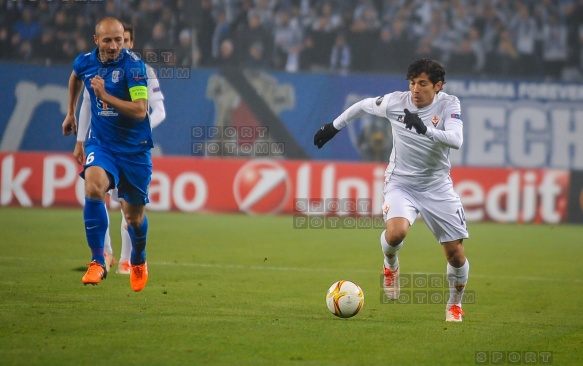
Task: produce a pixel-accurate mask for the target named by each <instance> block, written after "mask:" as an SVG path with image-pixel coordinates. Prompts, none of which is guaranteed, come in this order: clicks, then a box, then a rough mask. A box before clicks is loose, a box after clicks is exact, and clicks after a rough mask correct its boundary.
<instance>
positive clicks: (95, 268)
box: [81, 261, 107, 286]
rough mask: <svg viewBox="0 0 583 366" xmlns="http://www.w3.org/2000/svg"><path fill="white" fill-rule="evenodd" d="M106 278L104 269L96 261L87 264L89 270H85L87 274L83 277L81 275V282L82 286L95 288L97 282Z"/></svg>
mask: <svg viewBox="0 0 583 366" xmlns="http://www.w3.org/2000/svg"><path fill="white" fill-rule="evenodd" d="M106 277H107V271H106V270H105V267H104V266H102V265H101V264H99V262H97V261H92V262H91V263H89V269H87V272H86V273H85V275H83V278H81V281H82V282H83V284H84V285H93V286H95V285H97V284H98V283H99V281H101V280H102V279H105V278H106Z"/></svg>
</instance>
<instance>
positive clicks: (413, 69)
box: [407, 58, 445, 85]
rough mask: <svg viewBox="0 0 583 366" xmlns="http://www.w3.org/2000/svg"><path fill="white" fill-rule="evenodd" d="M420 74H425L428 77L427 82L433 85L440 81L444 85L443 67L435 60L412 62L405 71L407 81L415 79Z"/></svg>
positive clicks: (425, 59) (424, 59) (423, 59)
mask: <svg viewBox="0 0 583 366" xmlns="http://www.w3.org/2000/svg"><path fill="white" fill-rule="evenodd" d="M422 73H426V74H427V76H429V81H431V82H432V83H433V85H435V84H437V83H438V82H440V81H442V82H443V83H444V84H445V67H444V66H443V65H442V64H440V63H439V62H437V61H435V60H429V59H427V58H422V59H419V60H417V61H414V62H413V63H412V64H411V65H409V69H408V70H407V80H411V79H413V78H416V77H417V76H419V75H421V74H422Z"/></svg>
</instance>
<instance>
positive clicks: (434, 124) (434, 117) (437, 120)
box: [431, 116, 439, 127]
mask: <svg viewBox="0 0 583 366" xmlns="http://www.w3.org/2000/svg"><path fill="white" fill-rule="evenodd" d="M431 123H433V127H435V126H437V124H438V123H439V117H437V116H433V118H431Z"/></svg>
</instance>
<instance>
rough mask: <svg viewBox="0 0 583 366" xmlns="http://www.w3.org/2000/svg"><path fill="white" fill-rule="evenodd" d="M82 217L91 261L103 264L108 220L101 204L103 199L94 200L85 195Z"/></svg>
mask: <svg viewBox="0 0 583 366" xmlns="http://www.w3.org/2000/svg"><path fill="white" fill-rule="evenodd" d="M83 218H84V219H85V235H86V236H87V244H89V248H91V261H97V262H99V263H100V264H101V265H105V257H104V256H103V245H104V242H105V233H106V232H107V226H108V225H109V220H108V219H107V211H106V209H105V205H104V204H103V200H94V199H91V198H87V197H85V207H84V208H83Z"/></svg>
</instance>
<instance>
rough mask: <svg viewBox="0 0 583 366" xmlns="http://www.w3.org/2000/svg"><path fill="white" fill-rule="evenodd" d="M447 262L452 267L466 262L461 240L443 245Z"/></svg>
mask: <svg viewBox="0 0 583 366" xmlns="http://www.w3.org/2000/svg"><path fill="white" fill-rule="evenodd" d="M444 249H445V257H446V259H447V262H448V263H449V264H451V265H452V266H453V267H456V268H460V267H461V266H463V265H464V263H465V262H466V256H465V254H464V246H463V244H462V242H461V241H459V242H455V243H448V244H447V245H444Z"/></svg>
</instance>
